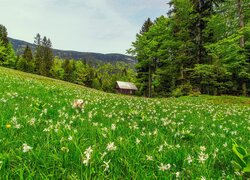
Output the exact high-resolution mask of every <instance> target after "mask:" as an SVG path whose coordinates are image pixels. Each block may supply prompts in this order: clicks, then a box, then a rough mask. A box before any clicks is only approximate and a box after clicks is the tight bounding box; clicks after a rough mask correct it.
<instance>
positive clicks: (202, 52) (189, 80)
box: [128, 0, 250, 97]
mask: <svg viewBox="0 0 250 180" xmlns="http://www.w3.org/2000/svg"><path fill="white" fill-rule="evenodd" d="M169 5H170V7H171V10H170V11H169V12H168V15H167V16H162V17H159V18H157V19H156V20H155V21H151V19H147V20H146V21H145V23H144V24H143V27H142V29H141V31H140V32H139V33H138V34H137V35H136V41H134V42H133V44H132V48H131V49H129V50H128V52H130V53H131V54H132V55H134V56H135V57H136V59H137V60H138V64H137V66H136V69H137V73H138V75H137V80H138V83H139V84H140V89H141V92H142V93H143V94H144V95H146V96H148V97H151V96H155V95H163V96H168V95H173V96H181V95H188V94H192V93H195V94H199V93H203V94H211V95H220V94H232V95H247V94H249V90H250V1H249V0H244V1H243V0H227V1H222V0H199V1H198V0H191V1H190V0H171V1H170V2H169Z"/></svg>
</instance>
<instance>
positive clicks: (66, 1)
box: [0, 0, 168, 54]
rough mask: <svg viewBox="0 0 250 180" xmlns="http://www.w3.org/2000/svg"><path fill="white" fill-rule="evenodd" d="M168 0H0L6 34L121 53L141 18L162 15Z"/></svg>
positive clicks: (64, 46)
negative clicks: (45, 38) (37, 36)
mask: <svg viewBox="0 0 250 180" xmlns="http://www.w3.org/2000/svg"><path fill="white" fill-rule="evenodd" d="M167 2H168V0H0V3H1V6H0V17H1V19H0V24H3V25H4V26H6V28H7V30H8V34H9V37H12V38H16V39H21V40H25V41H28V42H31V43H32V42H33V39H34V36H35V35H36V34H37V33H40V34H41V35H42V36H47V37H49V38H50V39H51V41H52V43H53V47H54V48H56V49H64V50H75V51H82V52H100V53H123V54H124V53H125V52H126V49H128V48H130V45H131V42H132V41H134V40H135V35H136V33H137V32H139V30H140V28H141V26H142V24H143V22H144V21H145V20H146V19H147V18H148V17H150V18H151V19H155V18H156V17H158V16H160V15H166V12H167V11H168V5H167Z"/></svg>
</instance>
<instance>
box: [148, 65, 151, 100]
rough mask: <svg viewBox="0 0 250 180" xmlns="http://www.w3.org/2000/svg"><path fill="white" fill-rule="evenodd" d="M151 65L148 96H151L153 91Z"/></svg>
mask: <svg viewBox="0 0 250 180" xmlns="http://www.w3.org/2000/svg"><path fill="white" fill-rule="evenodd" d="M151 71H152V70H151V65H149V69H148V97H151V92H152V72H151Z"/></svg>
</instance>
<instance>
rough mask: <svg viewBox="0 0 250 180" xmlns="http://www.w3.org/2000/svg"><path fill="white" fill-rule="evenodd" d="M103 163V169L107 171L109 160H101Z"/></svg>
mask: <svg viewBox="0 0 250 180" xmlns="http://www.w3.org/2000/svg"><path fill="white" fill-rule="evenodd" d="M103 163H104V166H105V169H104V171H108V169H109V163H110V160H109V161H108V162H106V161H103Z"/></svg>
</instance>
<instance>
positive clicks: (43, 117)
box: [0, 68, 250, 179]
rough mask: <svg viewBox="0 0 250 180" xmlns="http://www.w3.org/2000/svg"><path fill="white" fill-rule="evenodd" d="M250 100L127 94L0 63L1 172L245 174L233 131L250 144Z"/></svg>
mask: <svg viewBox="0 0 250 180" xmlns="http://www.w3.org/2000/svg"><path fill="white" fill-rule="evenodd" d="M78 98H81V99H84V100H85V102H86V105H85V108H84V109H83V110H82V111H81V112H80V111H77V110H75V109H73V108H72V102H73V100H74V99H78ZM249 102H250V99H249V98H243V97H240V98H238V97H230V96H223V97H211V96H201V97H183V98H178V99H175V98H169V99H147V98H138V97H130V96H122V95H115V94H108V93H103V92H100V91H96V90H92V89H89V88H85V87H82V86H78V85H73V84H70V83H66V82H63V81H57V80H53V79H49V78H44V77H41V76H36V75H31V74H26V73H22V72H19V71H14V70H9V69H6V68H0V112H1V113H0V125H1V134H0V145H1V146H0V179H7V178H9V179H20V178H25V179H27V178H35V179H46V178H48V179H53V178H56V179H84V178H88V179H89V178H98V179H100V178H101V179H103V178H106V179H110V178H113V179H155V178H160V179H166V178H167V179H169V178H176V177H179V178H185V179H195V178H197V179H201V178H202V177H204V178H207V179H211V178H213V179H218V178H229V179H232V178H239V177H238V174H237V173H235V172H234V170H233V168H232V165H231V160H232V158H233V154H232V151H231V147H232V140H231V138H232V139H234V140H235V141H236V142H237V143H238V144H242V145H244V146H245V147H250V138H249V137H250V106H249Z"/></svg>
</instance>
